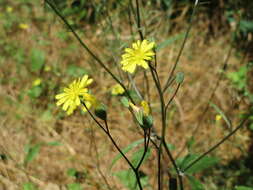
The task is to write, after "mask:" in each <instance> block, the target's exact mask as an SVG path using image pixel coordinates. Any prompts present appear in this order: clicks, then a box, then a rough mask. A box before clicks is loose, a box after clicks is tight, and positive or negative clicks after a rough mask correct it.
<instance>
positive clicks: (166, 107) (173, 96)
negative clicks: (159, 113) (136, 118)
mask: <svg viewBox="0 0 253 190" xmlns="http://www.w3.org/2000/svg"><path fill="white" fill-rule="evenodd" d="M180 85H181V83H179V84H178V85H177V88H176V90H175V92H174V94H173V95H172V97H171V98H170V100H169V101H168V103H167V104H166V106H165V112H166V113H167V109H168V107H169V105H170V104H171V102H172V100H173V99H174V98H175V96H176V94H177V92H178V90H179V88H180Z"/></svg>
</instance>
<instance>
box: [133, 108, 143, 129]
mask: <svg viewBox="0 0 253 190" xmlns="http://www.w3.org/2000/svg"><path fill="white" fill-rule="evenodd" d="M134 115H135V118H136V120H137V121H138V123H139V124H140V125H141V126H142V125H143V111H142V110H139V111H137V112H134Z"/></svg>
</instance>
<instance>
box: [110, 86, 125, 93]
mask: <svg viewBox="0 0 253 190" xmlns="http://www.w3.org/2000/svg"><path fill="white" fill-rule="evenodd" d="M124 92H125V90H124V88H123V87H122V86H121V85H120V84H115V85H113V87H112V91H111V93H112V95H120V94H124Z"/></svg>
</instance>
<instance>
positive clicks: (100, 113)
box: [95, 104, 107, 121]
mask: <svg viewBox="0 0 253 190" xmlns="http://www.w3.org/2000/svg"><path fill="white" fill-rule="evenodd" d="M95 115H96V116H97V117H98V118H100V119H102V120H104V121H106V118H107V113H106V106H105V105H104V104H100V105H98V106H97V107H96V109H95Z"/></svg>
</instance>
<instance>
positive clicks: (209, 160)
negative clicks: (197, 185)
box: [176, 154, 219, 174]
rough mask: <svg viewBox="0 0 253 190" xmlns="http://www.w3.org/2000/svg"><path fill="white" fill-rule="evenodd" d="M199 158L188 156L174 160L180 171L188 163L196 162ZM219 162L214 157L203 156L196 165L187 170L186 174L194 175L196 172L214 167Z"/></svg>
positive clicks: (195, 155)
mask: <svg viewBox="0 0 253 190" xmlns="http://www.w3.org/2000/svg"><path fill="white" fill-rule="evenodd" d="M198 157H199V155H197V154H188V155H186V156H185V157H182V158H178V159H177V160H176V162H177V164H178V167H179V168H181V169H184V168H186V167H187V166H188V165H189V164H190V163H192V162H193V161H194V160H196V159H197V158H198ZM218 162H219V159H218V158H216V157H211V156H205V157H204V158H202V159H201V160H199V161H198V162H197V163H195V164H194V165H193V166H192V167H191V168H189V169H188V170H187V171H186V173H187V174H195V173H197V172H201V171H203V170H205V169H207V168H209V167H211V166H214V165H215V164H217V163H218Z"/></svg>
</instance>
